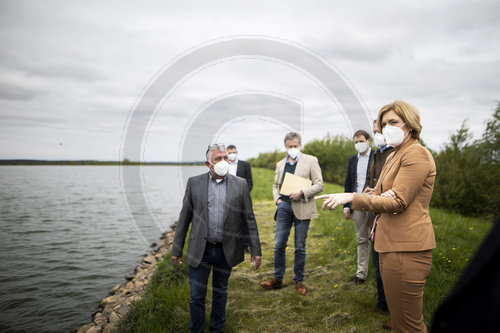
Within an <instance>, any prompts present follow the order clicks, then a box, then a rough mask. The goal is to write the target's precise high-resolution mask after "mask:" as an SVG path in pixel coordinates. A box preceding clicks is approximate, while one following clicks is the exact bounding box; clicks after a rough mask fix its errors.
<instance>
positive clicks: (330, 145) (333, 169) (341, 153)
mask: <svg viewBox="0 0 500 333" xmlns="http://www.w3.org/2000/svg"><path fill="white" fill-rule="evenodd" d="M302 151H303V152H304V153H305V154H310V155H314V156H316V157H317V158H318V161H319V165H320V167H321V173H322V174H323V180H324V181H325V182H331V183H335V184H344V181H345V175H346V172H347V163H348V161H349V157H351V156H352V155H354V154H355V153H356V151H355V150H354V146H353V144H352V140H351V139H349V138H347V137H344V136H339V135H337V136H334V137H332V136H330V135H327V136H326V137H324V138H323V139H321V140H319V139H316V140H313V141H311V142H308V143H306V144H305V145H304V147H303V148H302ZM285 156H286V152H278V151H277V150H275V151H273V152H268V153H260V154H259V156H258V157H257V158H251V159H249V160H248V161H249V162H250V164H251V165H252V167H258V168H267V169H271V170H274V169H275V168H276V163H278V161H280V160H281V159H283V158H285Z"/></svg>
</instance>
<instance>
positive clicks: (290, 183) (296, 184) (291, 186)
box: [280, 172, 312, 195]
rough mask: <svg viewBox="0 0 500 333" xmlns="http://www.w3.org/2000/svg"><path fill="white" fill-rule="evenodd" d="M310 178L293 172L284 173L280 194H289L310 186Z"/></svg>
mask: <svg viewBox="0 0 500 333" xmlns="http://www.w3.org/2000/svg"><path fill="white" fill-rule="evenodd" d="M311 184H312V180H310V179H307V178H304V177H300V176H296V175H294V174H293V173H290V172H287V173H285V178H284V179H283V184H282V185H281V189H280V194H283V195H290V193H293V192H298V191H300V190H303V189H305V188H308V187H309V186H311Z"/></svg>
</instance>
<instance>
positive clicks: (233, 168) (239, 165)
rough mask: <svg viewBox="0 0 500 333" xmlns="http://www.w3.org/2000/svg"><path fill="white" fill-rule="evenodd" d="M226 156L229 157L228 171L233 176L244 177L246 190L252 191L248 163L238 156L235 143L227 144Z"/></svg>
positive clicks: (250, 170) (250, 172) (250, 169)
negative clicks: (246, 185)
mask: <svg viewBox="0 0 500 333" xmlns="http://www.w3.org/2000/svg"><path fill="white" fill-rule="evenodd" d="M227 156H228V158H229V173H230V174H232V175H234V176H238V177H241V178H245V179H246V181H247V184H248V191H250V192H252V188H253V180H252V168H251V167H250V163H248V162H247V161H242V160H240V159H239V158H238V149H237V148H236V146H235V145H229V146H227Z"/></svg>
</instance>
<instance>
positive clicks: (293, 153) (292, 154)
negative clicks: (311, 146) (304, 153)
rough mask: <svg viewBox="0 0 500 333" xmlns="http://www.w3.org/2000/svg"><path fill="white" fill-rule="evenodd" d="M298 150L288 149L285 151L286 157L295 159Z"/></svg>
mask: <svg viewBox="0 0 500 333" xmlns="http://www.w3.org/2000/svg"><path fill="white" fill-rule="evenodd" d="M299 152H300V149H298V148H290V149H288V150H287V153H288V155H290V157H291V158H293V159H296V158H297V156H299Z"/></svg>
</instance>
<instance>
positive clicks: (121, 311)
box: [115, 303, 130, 318]
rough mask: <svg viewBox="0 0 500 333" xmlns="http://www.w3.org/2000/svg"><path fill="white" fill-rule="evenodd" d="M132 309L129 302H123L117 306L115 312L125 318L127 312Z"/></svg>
mask: <svg viewBox="0 0 500 333" xmlns="http://www.w3.org/2000/svg"><path fill="white" fill-rule="evenodd" d="M129 310H130V306H129V305H128V304H127V303H123V304H121V305H120V306H118V307H117V308H115V312H116V313H118V315H119V316H120V317H122V318H123V316H125V314H126V313H127V312H128V311H129Z"/></svg>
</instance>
